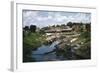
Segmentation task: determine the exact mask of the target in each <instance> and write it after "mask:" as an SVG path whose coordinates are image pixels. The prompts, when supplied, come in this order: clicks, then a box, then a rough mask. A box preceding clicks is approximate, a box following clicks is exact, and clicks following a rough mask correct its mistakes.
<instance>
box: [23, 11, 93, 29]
mask: <svg viewBox="0 0 100 73" xmlns="http://www.w3.org/2000/svg"><path fill="white" fill-rule="evenodd" d="M70 21H71V22H91V14H90V13H82V12H58V11H56V12H55V11H51V12H50V11H31V10H24V11H23V25H24V26H26V25H28V26H29V25H31V24H33V25H37V26H40V27H43V26H47V25H53V24H61V23H67V22H70Z"/></svg>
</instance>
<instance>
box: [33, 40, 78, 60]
mask: <svg viewBox="0 0 100 73" xmlns="http://www.w3.org/2000/svg"><path fill="white" fill-rule="evenodd" d="M59 43H60V42H59V41H55V42H53V43H52V44H51V45H42V46H41V47H39V48H37V50H36V51H33V52H32V58H34V59H35V60H36V61H56V60H70V59H75V58H77V56H76V55H75V54H73V53H72V51H73V50H72V49H71V48H70V51H68V50H67V52H61V51H60V52H59V50H58V51H55V50H57V49H58V48H57V47H55V46H56V45H58V44H59ZM59 54H60V55H59Z"/></svg>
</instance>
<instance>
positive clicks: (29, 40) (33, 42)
mask: <svg viewBox="0 0 100 73" xmlns="http://www.w3.org/2000/svg"><path fill="white" fill-rule="evenodd" d="M24 35H25V36H24V38H23V62H27V61H33V59H31V54H32V50H36V49H37V48H38V47H39V46H41V45H42V43H43V42H45V36H43V34H40V33H37V32H34V33H32V32H28V34H27V33H25V32H24Z"/></svg>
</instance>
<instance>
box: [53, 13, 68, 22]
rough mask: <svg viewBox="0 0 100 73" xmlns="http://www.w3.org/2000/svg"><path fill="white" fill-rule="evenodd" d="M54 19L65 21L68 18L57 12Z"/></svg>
mask: <svg viewBox="0 0 100 73" xmlns="http://www.w3.org/2000/svg"><path fill="white" fill-rule="evenodd" d="M54 20H55V21H56V22H57V21H58V22H62V21H64V20H67V17H66V16H63V15H61V14H60V13H58V14H55V16H54Z"/></svg>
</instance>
